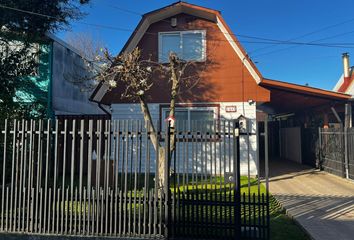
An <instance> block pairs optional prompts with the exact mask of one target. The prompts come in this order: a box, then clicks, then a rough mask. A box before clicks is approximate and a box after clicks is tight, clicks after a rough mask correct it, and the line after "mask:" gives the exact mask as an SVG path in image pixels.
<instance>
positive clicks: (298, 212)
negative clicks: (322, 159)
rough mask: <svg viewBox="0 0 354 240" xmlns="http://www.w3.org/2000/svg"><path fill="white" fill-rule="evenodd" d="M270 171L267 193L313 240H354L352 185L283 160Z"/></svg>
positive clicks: (271, 165)
mask: <svg viewBox="0 0 354 240" xmlns="http://www.w3.org/2000/svg"><path fill="white" fill-rule="evenodd" d="M269 169H270V177H271V178H270V192H271V193H272V195H273V196H275V197H276V199H277V200H278V201H279V202H280V203H281V204H282V206H283V207H284V208H285V209H286V211H287V212H288V214H289V215H290V216H291V217H293V218H294V219H295V220H296V221H297V222H298V223H299V224H300V225H301V226H302V227H303V228H304V229H305V230H306V231H307V232H308V233H309V234H310V235H311V237H312V238H313V239H316V240H317V239H318V240H333V239H335V240H353V239H354V182H350V181H347V180H345V179H341V178H339V177H336V176H333V175H330V174H328V173H325V172H320V171H318V170H315V169H311V168H309V167H306V166H303V165H300V164H296V163H293V162H287V161H283V160H278V161H272V162H271V163H270V166H269Z"/></svg>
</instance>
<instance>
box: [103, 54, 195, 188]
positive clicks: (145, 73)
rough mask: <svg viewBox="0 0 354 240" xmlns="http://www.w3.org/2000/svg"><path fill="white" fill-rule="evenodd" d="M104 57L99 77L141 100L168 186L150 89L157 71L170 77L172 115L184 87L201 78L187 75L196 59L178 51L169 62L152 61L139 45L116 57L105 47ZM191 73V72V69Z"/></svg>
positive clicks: (160, 182) (160, 181)
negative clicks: (149, 99) (149, 101)
mask: <svg viewBox="0 0 354 240" xmlns="http://www.w3.org/2000/svg"><path fill="white" fill-rule="evenodd" d="M104 59H105V60H102V59H101V60H100V61H104V62H107V63H108V64H106V65H105V66H104V67H102V68H101V70H100V71H98V72H97V73H98V74H97V75H96V79H97V80H98V81H100V82H102V83H103V84H106V86H108V87H109V88H110V89H113V88H116V87H120V88H124V89H125V90H124V92H123V94H122V97H123V98H128V99H130V100H133V101H138V102H139V103H140V106H141V110H142V113H143V116H144V120H145V127H146V128H149V131H150V139H151V142H152V145H153V147H154V149H155V151H156V152H157V154H159V160H160V161H159V166H158V185H159V186H160V187H163V186H164V182H165V171H166V161H167V159H166V152H165V148H164V147H163V146H162V145H161V143H160V141H159V138H158V132H157V130H156V126H154V122H153V119H152V117H151V114H150V110H149V107H148V104H147V97H149V96H148V92H149V90H150V89H151V88H152V86H153V84H154V79H153V75H154V73H160V74H163V75H164V76H166V77H167V78H168V80H169V83H170V84H169V86H170V89H168V91H169V92H170V106H169V108H170V112H169V117H174V116H175V107H176V98H177V97H178V95H179V94H180V93H181V92H182V90H181V89H182V86H183V87H184V88H190V87H193V86H195V85H196V82H198V81H199V80H198V79H199V78H198V77H197V76H195V77H192V76H191V75H188V76H187V77H186V76H185V75H186V74H185V73H186V70H187V68H192V66H193V65H194V64H196V62H194V61H183V60H181V59H179V58H178V57H177V55H176V54H174V53H170V54H169V59H168V63H166V64H161V63H158V62H154V61H151V60H150V59H142V57H141V51H140V49H138V48H135V49H134V50H133V51H132V52H124V53H122V54H120V55H118V56H116V57H113V56H112V55H111V54H110V53H109V52H108V51H107V50H105V51H104ZM189 74H190V73H189ZM170 131H171V132H172V135H171V136H174V134H173V132H174V131H175V126H174V125H173V123H172V124H171V125H170ZM174 149H175V139H174V137H172V138H171V142H170V149H169V152H168V154H170V155H171V154H172V152H173V151H174Z"/></svg>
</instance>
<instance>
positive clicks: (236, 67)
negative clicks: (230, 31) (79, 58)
mask: <svg viewBox="0 0 354 240" xmlns="http://www.w3.org/2000/svg"><path fill="white" fill-rule="evenodd" d="M175 17H177V19H178V20H177V21H178V26H177V27H175V28H173V27H171V26H170V21H169V20H170V18H168V19H165V20H163V21H159V22H156V23H154V24H152V25H150V27H149V28H148V30H147V32H149V33H153V34H145V35H144V36H143V37H142V39H141V40H140V42H139V44H138V47H139V48H140V49H142V54H143V57H144V58H150V57H151V59H152V60H154V61H158V33H159V32H168V31H183V30H206V39H207V50H206V55H207V61H206V63H200V64H198V66H197V67H195V68H191V69H189V70H188V72H189V74H191V75H193V76H198V77H196V78H195V79H199V80H198V83H197V84H196V85H195V87H193V88H192V89H190V90H189V91H185V92H184V93H183V94H181V96H179V99H178V102H184V103H188V102H190V103H193V102H242V101H248V100H249V99H252V100H254V101H257V102H267V101H269V99H270V92H269V90H267V89H265V88H263V87H261V86H259V85H258V84H257V83H256V81H255V80H254V79H253V77H252V76H251V74H250V73H249V72H248V70H247V68H246V67H245V66H243V63H242V61H241V60H240V58H239V57H238V56H237V54H236V53H235V51H234V50H233V48H232V46H231V45H230V43H229V42H228V41H227V39H226V38H225V36H224V34H223V33H222V32H221V31H220V29H219V27H218V26H217V24H216V23H215V22H212V21H209V20H205V19H201V18H196V17H194V16H191V15H187V14H179V15H177V16H175ZM154 79H155V81H154V86H153V88H152V89H151V90H150V92H149V95H150V96H151V97H150V98H149V99H148V101H149V102H150V103H166V102H169V91H168V89H169V88H170V87H169V83H168V80H167V79H166V78H164V77H163V76H161V75H156V76H154ZM193 81H194V83H195V80H193ZM122 91H123V90H122V87H121V88H120V89H119V88H117V89H114V90H112V91H110V92H108V93H107V94H106V95H105V96H104V98H103V100H102V102H103V103H130V102H132V101H129V100H127V99H121V97H120V96H121V93H122Z"/></svg>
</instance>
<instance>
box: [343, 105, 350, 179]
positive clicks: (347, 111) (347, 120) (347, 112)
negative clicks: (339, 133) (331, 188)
mask: <svg viewBox="0 0 354 240" xmlns="http://www.w3.org/2000/svg"><path fill="white" fill-rule="evenodd" d="M349 115H351V106H350V105H349V104H345V121H344V169H345V177H346V178H347V179H349V159H348V158H349V156H348V154H349V148H348V128H349V127H350V125H351V123H350V122H351V121H350V118H351V116H349Z"/></svg>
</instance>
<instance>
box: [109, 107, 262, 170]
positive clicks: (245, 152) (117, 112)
mask: <svg viewBox="0 0 354 240" xmlns="http://www.w3.org/2000/svg"><path fill="white" fill-rule="evenodd" d="M198 104H200V105H201V106H203V108H204V107H205V106H207V105H208V104H212V105H213V106H214V105H217V106H219V107H215V111H217V109H219V114H220V119H221V120H232V119H237V118H238V117H239V116H240V114H242V115H244V116H246V117H247V118H248V119H250V123H251V124H250V128H249V129H250V135H249V137H247V136H241V137H240V148H241V151H240V155H241V174H243V175H245V174H247V173H248V167H249V168H250V174H251V175H256V174H257V165H256V164H257V162H258V161H257V157H258V156H257V135H256V131H257V129H256V125H257V122H256V105H255V104H254V103H253V104H249V103H248V102H245V103H244V104H243V103H242V102H221V103H198ZM198 104H195V105H193V107H192V108H198V107H197V105H198ZM160 105H165V104H157V103H152V104H149V109H150V113H151V116H152V118H153V120H154V121H161V120H163V119H160V118H161V117H160V116H161V110H160V109H161V108H160ZM227 106H236V109H237V111H236V112H226V108H227ZM199 108H201V107H199ZM210 108H212V107H210ZM111 112H112V120H118V119H119V120H127V119H135V120H143V114H142V113H141V109H140V105H139V104H130V103H126V104H112V105H111ZM217 115H218V113H215V116H217ZM206 147H207V148H208V146H206ZM212 148H213V146H212ZM211 150H212V151H218V150H217V149H216V150H213V149H211ZM206 151H207V152H208V149H206ZM212 151H210V149H209V152H212ZM216 155H217V156H219V154H218V153H217V154H216ZM153 158H154V157H152V159H153ZM215 161H220V160H219V159H215ZM216 166H218V165H217V164H216ZM222 169H224V168H222ZM226 170H227V171H230V170H232V169H226Z"/></svg>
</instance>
